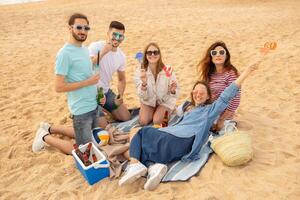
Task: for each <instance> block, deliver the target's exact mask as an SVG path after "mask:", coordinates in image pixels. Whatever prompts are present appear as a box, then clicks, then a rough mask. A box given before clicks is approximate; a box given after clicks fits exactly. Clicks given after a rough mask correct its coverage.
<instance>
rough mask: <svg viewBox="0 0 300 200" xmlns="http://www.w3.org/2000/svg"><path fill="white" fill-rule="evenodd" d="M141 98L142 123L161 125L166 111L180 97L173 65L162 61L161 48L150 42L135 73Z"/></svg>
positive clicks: (140, 117) (171, 107) (170, 108)
mask: <svg viewBox="0 0 300 200" xmlns="http://www.w3.org/2000/svg"><path fill="white" fill-rule="evenodd" d="M135 84H136V87H137V94H138V96H139V98H140V102H141V109H140V114H139V119H140V124H141V125H147V124H149V123H150V122H152V121H153V124H155V125H160V124H161V123H162V121H163V118H164V114H165V112H166V111H171V110H173V109H174V107H175V104H176V100H177V97H178V93H179V90H178V83H177V80H176V77H175V73H174V72H173V69H172V68H171V67H167V66H166V65H164V63H163V62H162V56H161V51H160V48H159V47H158V45H157V44H156V43H150V44H148V45H147V46H146V48H145V50H144V57H143V62H142V64H141V66H140V67H138V69H137V70H136V73H135Z"/></svg>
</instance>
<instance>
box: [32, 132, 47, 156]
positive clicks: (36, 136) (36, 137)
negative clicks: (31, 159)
mask: <svg viewBox="0 0 300 200" xmlns="http://www.w3.org/2000/svg"><path fill="white" fill-rule="evenodd" d="M39 129H40V128H39ZM39 129H38V130H37V132H36V133H35V137H34V140H33V143H32V151H33V152H34V153H37V152H40V151H41V150H42V149H43V148H44V146H45V143H44V145H43V146H42V148H39V149H34V144H36V142H37V140H38V136H39Z"/></svg>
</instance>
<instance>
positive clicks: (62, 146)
mask: <svg viewBox="0 0 300 200" xmlns="http://www.w3.org/2000/svg"><path fill="white" fill-rule="evenodd" d="M44 141H45V142H46V143H47V144H49V145H50V146H52V147H55V148H57V149H58V150H60V151H62V152H63V153H65V154H72V150H73V142H72V141H68V140H63V139H60V138H57V137H54V136H52V135H46V136H45V137H44Z"/></svg>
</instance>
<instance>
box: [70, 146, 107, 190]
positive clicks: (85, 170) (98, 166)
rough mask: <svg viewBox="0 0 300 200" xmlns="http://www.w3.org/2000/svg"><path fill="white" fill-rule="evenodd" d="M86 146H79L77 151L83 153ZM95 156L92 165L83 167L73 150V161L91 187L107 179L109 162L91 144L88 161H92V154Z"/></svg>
mask: <svg viewBox="0 0 300 200" xmlns="http://www.w3.org/2000/svg"><path fill="white" fill-rule="evenodd" d="M87 146H88V143H87V144H85V145H80V146H79V150H80V151H81V152H84V151H85V150H86V148H87ZM93 153H94V154H95V155H96V157H97V162H94V163H92V164H91V165H89V166H85V165H84V164H83V162H82V161H81V160H80V159H79V157H78V156H77V154H76V153H75V150H74V149H73V151H72V155H73V158H74V160H75V163H76V166H77V168H78V169H79V171H80V172H81V174H82V175H83V176H84V178H85V179H86V180H87V182H88V183H89V184H90V185H93V184H95V183H97V182H98V181H100V180H101V179H104V178H106V177H109V162H108V161H107V160H106V157H105V156H104V154H103V153H102V152H101V151H100V150H99V149H98V148H97V147H96V146H95V145H94V144H93V143H92V148H91V153H90V157H89V160H90V161H92V160H93V159H92V154H93Z"/></svg>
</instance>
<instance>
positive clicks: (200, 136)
mask: <svg viewBox="0 0 300 200" xmlns="http://www.w3.org/2000/svg"><path fill="white" fill-rule="evenodd" d="M238 91H239V88H238V87H237V85H236V84H235V83H234V82H233V83H231V85H230V86H228V87H227V88H226V89H225V90H224V91H223V92H222V94H221V95H220V96H219V98H218V99H217V100H216V101H215V102H214V103H212V104H209V105H204V106H198V107H196V108H194V109H192V110H191V111H188V112H186V113H184V115H183V116H182V117H181V118H179V119H178V121H177V122H176V123H175V124H173V125H172V126H168V127H165V128H160V129H159V130H160V131H164V132H167V133H169V134H172V135H174V136H176V137H180V138H189V137H192V136H195V140H194V143H193V146H192V150H191V152H190V153H188V154H187V155H185V156H183V157H182V159H181V160H182V161H191V160H197V159H199V158H200V156H199V152H200V150H201V147H202V145H203V144H204V142H205V140H206V138H207V137H208V134H209V129H210V127H211V126H212V125H213V122H214V121H215V120H216V119H217V117H218V116H219V115H220V114H221V113H222V112H223V111H224V110H225V109H226V107H227V106H228V104H229V102H230V100H231V99H232V98H234V97H235V95H236V94H237V93H238ZM174 148H176V147H174Z"/></svg>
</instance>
